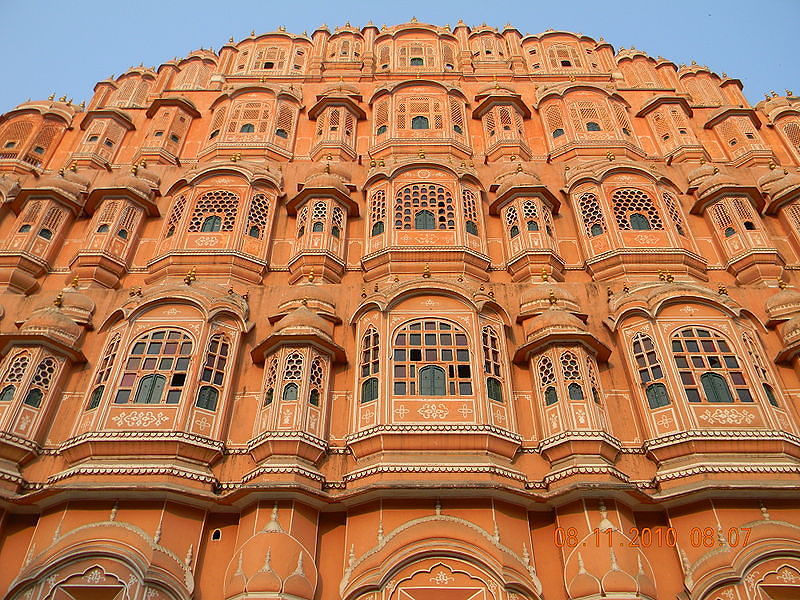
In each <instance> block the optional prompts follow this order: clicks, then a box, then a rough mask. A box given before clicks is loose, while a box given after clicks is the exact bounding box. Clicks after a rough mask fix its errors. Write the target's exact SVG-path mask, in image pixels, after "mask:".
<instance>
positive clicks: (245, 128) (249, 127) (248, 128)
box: [239, 123, 256, 133]
mask: <svg viewBox="0 0 800 600" xmlns="http://www.w3.org/2000/svg"><path fill="white" fill-rule="evenodd" d="M255 130H256V127H255V125H253V124H252V123H245V124H244V125H242V126H241V127H240V128H239V133H253V132H255Z"/></svg>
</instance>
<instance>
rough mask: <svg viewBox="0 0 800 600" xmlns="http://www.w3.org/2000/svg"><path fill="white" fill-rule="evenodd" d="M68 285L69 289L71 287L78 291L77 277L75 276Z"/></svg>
mask: <svg viewBox="0 0 800 600" xmlns="http://www.w3.org/2000/svg"><path fill="white" fill-rule="evenodd" d="M69 285H70V287H73V288H75V289H76V290H77V289H78V276H77V275H75V277H73V278H72V283H70V284H69Z"/></svg>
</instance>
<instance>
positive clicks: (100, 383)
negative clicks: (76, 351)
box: [86, 333, 120, 410]
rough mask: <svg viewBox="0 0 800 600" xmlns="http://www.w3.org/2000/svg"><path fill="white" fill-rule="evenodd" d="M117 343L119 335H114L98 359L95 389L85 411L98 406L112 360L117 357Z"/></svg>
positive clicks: (111, 366) (112, 364)
mask: <svg viewBox="0 0 800 600" xmlns="http://www.w3.org/2000/svg"><path fill="white" fill-rule="evenodd" d="M119 341H120V335H119V334H118V333H116V334H114V336H113V337H112V338H111V341H110V342H109V343H108V346H106V350H105V352H104V353H103V358H101V359H100V362H99V363H98V365H97V373H96V374H95V376H94V386H95V387H94V389H93V390H92V393H91V396H90V397H89V404H88V405H87V406H86V410H92V409H93V408H97V407H98V406H99V404H100V400H101V399H102V397H103V392H104V391H105V389H106V382H107V381H108V377H109V376H110V375H111V369H112V368H113V366H114V359H116V357H117V349H118V348H119Z"/></svg>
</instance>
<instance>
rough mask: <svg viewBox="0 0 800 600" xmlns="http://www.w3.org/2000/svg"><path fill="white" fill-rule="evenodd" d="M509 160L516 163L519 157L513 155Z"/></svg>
mask: <svg viewBox="0 0 800 600" xmlns="http://www.w3.org/2000/svg"><path fill="white" fill-rule="evenodd" d="M448 156H450V155H449V154H448ZM509 160H510V161H511V162H514V161H515V160H517V155H516V154H512V155H511V156H510V157H509Z"/></svg>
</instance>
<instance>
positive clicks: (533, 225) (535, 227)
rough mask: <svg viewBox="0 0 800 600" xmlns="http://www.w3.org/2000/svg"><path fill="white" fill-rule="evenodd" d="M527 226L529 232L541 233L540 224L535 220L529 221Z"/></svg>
mask: <svg viewBox="0 0 800 600" xmlns="http://www.w3.org/2000/svg"><path fill="white" fill-rule="evenodd" d="M525 225H526V227H527V228H528V231H539V223H537V222H536V221H534V220H530V221H527V222H526V223H525Z"/></svg>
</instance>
